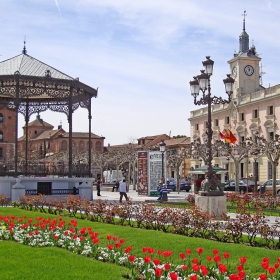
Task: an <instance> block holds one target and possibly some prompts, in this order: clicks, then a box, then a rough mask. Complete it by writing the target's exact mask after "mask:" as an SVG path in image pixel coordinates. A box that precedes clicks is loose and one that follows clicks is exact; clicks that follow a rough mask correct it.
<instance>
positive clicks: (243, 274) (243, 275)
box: [238, 270, 246, 279]
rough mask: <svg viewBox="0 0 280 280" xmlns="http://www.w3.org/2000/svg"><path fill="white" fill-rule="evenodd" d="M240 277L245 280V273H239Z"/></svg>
mask: <svg viewBox="0 0 280 280" xmlns="http://www.w3.org/2000/svg"><path fill="white" fill-rule="evenodd" d="M238 276H239V277H241V279H243V278H244V277H245V276H246V274H245V272H244V271H243V270H242V271H239V272H238Z"/></svg>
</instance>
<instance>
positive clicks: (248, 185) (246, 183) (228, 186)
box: [224, 178, 255, 194]
mask: <svg viewBox="0 0 280 280" xmlns="http://www.w3.org/2000/svg"><path fill="white" fill-rule="evenodd" d="M254 188H255V182H254V181H251V180H248V179H245V178H242V179H239V192H240V193H241V194H243V193H245V192H247V191H248V192H253V191H254ZM224 190H225V191H233V192H234V191H235V180H234V179H232V180H230V181H227V182H226V183H225V187H224Z"/></svg>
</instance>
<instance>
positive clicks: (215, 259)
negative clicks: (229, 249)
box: [213, 255, 221, 263]
mask: <svg viewBox="0 0 280 280" xmlns="http://www.w3.org/2000/svg"><path fill="white" fill-rule="evenodd" d="M213 260H214V262H215V263H219V262H220V261H221V257H220V256H219V255H216V256H214V258H213Z"/></svg>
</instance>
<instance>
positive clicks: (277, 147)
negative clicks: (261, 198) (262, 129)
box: [251, 134, 280, 196]
mask: <svg viewBox="0 0 280 280" xmlns="http://www.w3.org/2000/svg"><path fill="white" fill-rule="evenodd" d="M256 139H257V141H255V142H256V143H257V148H258V149H259V151H260V152H262V153H264V154H265V155H266V156H267V159H268V161H269V162H270V163H271V167H272V190H273V195H274V196H276V194H277V193H276V168H277V165H278V161H279V158H280V139H279V135H278V134H275V137H274V138H272V139H269V141H267V140H266V139H265V138H264V137H263V136H258V134H256ZM251 141H252V139H251Z"/></svg>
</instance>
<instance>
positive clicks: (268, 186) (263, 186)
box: [258, 179, 280, 195]
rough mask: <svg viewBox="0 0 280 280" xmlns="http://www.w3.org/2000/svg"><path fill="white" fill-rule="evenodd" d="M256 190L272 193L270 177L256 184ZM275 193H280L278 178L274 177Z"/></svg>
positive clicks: (279, 180)
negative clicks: (258, 184)
mask: <svg viewBox="0 0 280 280" xmlns="http://www.w3.org/2000/svg"><path fill="white" fill-rule="evenodd" d="M258 192H259V193H261V194H263V193H271V194H272V193H273V189H272V179H270V180H268V181H266V182H264V183H263V184H261V185H260V186H258ZM276 193H277V195H280V179H276Z"/></svg>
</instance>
